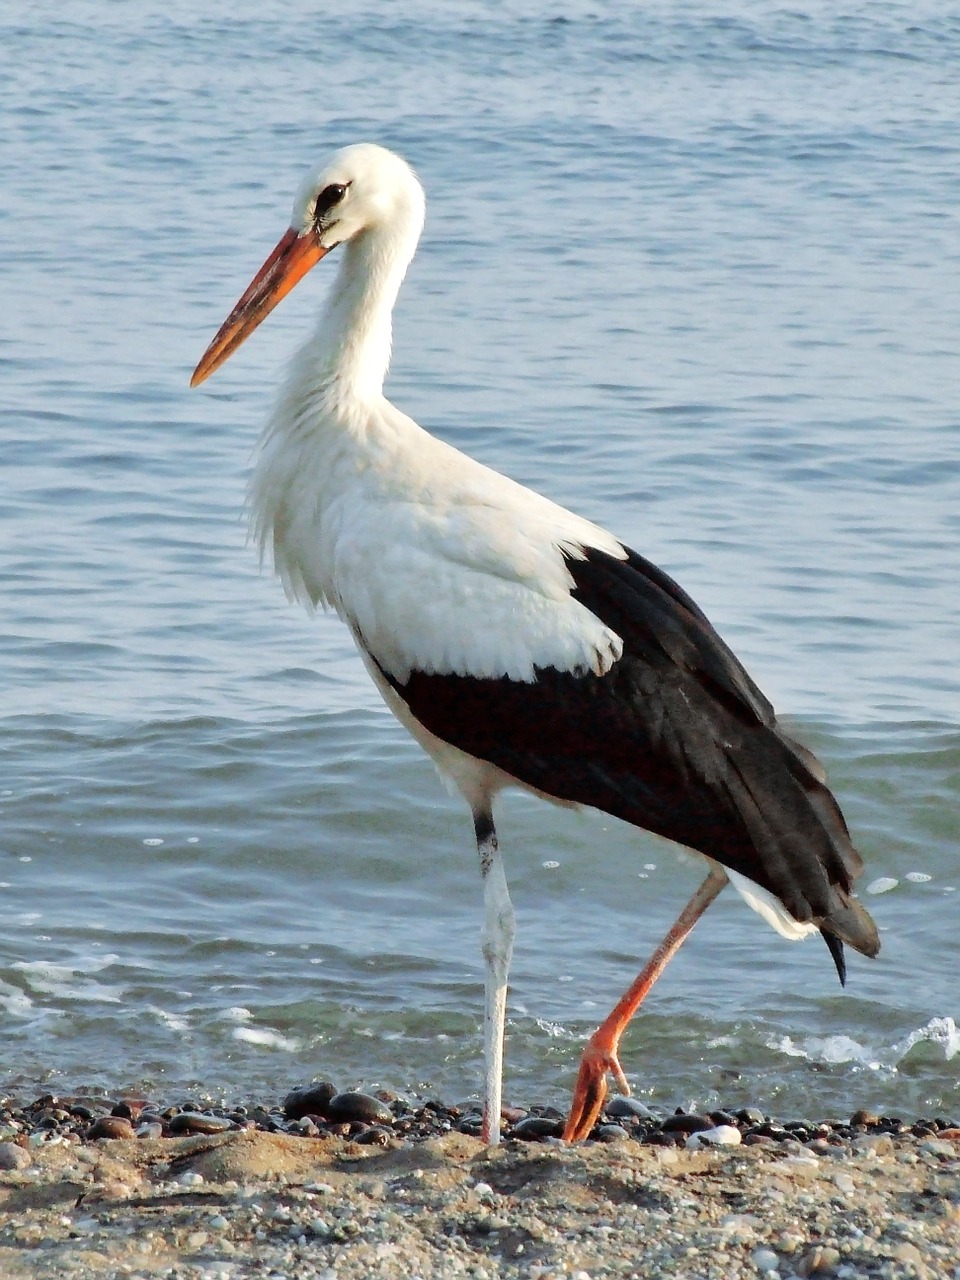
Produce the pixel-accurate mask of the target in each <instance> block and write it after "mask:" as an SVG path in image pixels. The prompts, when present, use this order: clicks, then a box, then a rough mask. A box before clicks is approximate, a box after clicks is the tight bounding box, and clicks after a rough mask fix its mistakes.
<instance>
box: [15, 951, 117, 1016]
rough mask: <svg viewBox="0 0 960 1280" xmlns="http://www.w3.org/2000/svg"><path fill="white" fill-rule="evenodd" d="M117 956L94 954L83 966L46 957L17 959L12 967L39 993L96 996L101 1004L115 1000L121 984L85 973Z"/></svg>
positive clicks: (72, 997)
mask: <svg viewBox="0 0 960 1280" xmlns="http://www.w3.org/2000/svg"><path fill="white" fill-rule="evenodd" d="M119 958H120V957H119V956H117V955H113V954H110V955H104V956H98V957H97V958H96V959H95V960H94V959H88V961H87V964H86V965H85V966H84V967H83V968H81V967H79V966H77V965H69V964H53V963H52V962H51V961H49V960H18V961H17V962H16V963H15V964H14V965H13V968H14V969H18V970H19V971H20V972H21V973H22V974H23V975H24V977H25V978H26V980H27V983H28V985H29V986H30V987H32V989H33V990H34V991H36V992H40V993H41V994H43V995H47V996H57V997H58V998H59V999H61V1000H99V1001H101V1002H103V1003H104V1004H119V1003H120V1001H121V999H122V997H123V992H124V989H123V987H120V986H106V985H105V984H104V983H102V982H97V981H96V980H95V979H94V978H92V977H90V976H89V975H90V974H91V973H97V972H99V971H100V970H101V969H106V968H107V967H108V966H109V965H111V964H114V963H115V962H116V961H117V960H119Z"/></svg>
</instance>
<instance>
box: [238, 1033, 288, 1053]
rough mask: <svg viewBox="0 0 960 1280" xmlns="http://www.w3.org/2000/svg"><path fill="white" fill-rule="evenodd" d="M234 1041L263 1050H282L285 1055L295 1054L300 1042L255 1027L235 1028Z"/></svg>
mask: <svg viewBox="0 0 960 1280" xmlns="http://www.w3.org/2000/svg"><path fill="white" fill-rule="evenodd" d="M233 1038H234V1040H242V1041H243V1042H244V1043H245V1044H255V1045H259V1046H260V1047H261V1048H264V1049H282V1050H283V1051H284V1052H285V1053H296V1051H297V1050H298V1049H299V1048H300V1041H299V1040H293V1039H291V1038H290V1037H289V1036H282V1035H281V1034H280V1032H279V1031H269V1030H266V1029H263V1028H257V1027H236V1028H235V1029H234V1032H233Z"/></svg>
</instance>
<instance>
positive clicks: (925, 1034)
mask: <svg viewBox="0 0 960 1280" xmlns="http://www.w3.org/2000/svg"><path fill="white" fill-rule="evenodd" d="M917 1044H935V1045H940V1046H941V1047H942V1049H943V1056H944V1058H945V1059H946V1060H947V1061H948V1062H949V1061H950V1059H951V1058H955V1057H956V1056H957V1054H958V1053H960V1028H958V1027H957V1024H956V1023H955V1022H954V1020H953V1018H931V1019H930V1021H929V1022H928V1023H927V1025H926V1026H925V1027H918V1028H917V1030H916V1031H911V1032H910V1034H909V1035H908V1036H907V1038H906V1040H904V1041H903V1043H902V1044H901V1045H900V1046H899V1053H898V1061H899V1059H900V1058H905V1057H906V1056H907V1054H908V1053H909V1052H910V1050H911V1049H912V1048H913V1047H914V1045H917Z"/></svg>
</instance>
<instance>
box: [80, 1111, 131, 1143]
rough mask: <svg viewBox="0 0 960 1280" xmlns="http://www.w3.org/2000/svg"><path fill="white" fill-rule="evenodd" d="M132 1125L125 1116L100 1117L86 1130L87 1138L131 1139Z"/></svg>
mask: <svg viewBox="0 0 960 1280" xmlns="http://www.w3.org/2000/svg"><path fill="white" fill-rule="evenodd" d="M135 1136H136V1135H135V1134H134V1131H133V1125H132V1124H131V1123H130V1121H129V1120H128V1119H127V1118H126V1117H125V1116H101V1117H100V1119H99V1120H94V1122H93V1124H92V1125H91V1126H90V1128H89V1129H88V1130H87V1137H88V1138H133V1137H135Z"/></svg>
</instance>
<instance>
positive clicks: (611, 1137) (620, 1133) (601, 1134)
mask: <svg viewBox="0 0 960 1280" xmlns="http://www.w3.org/2000/svg"><path fill="white" fill-rule="evenodd" d="M593 1136H594V1138H595V1139H596V1140H597V1142H623V1141H624V1140H625V1139H626V1138H629V1137H630V1135H629V1133H627V1131H626V1129H624V1128H623V1126H622V1125H619V1124H602V1125H600V1126H599V1128H597V1129H596V1130H595V1131H594V1134H593Z"/></svg>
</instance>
